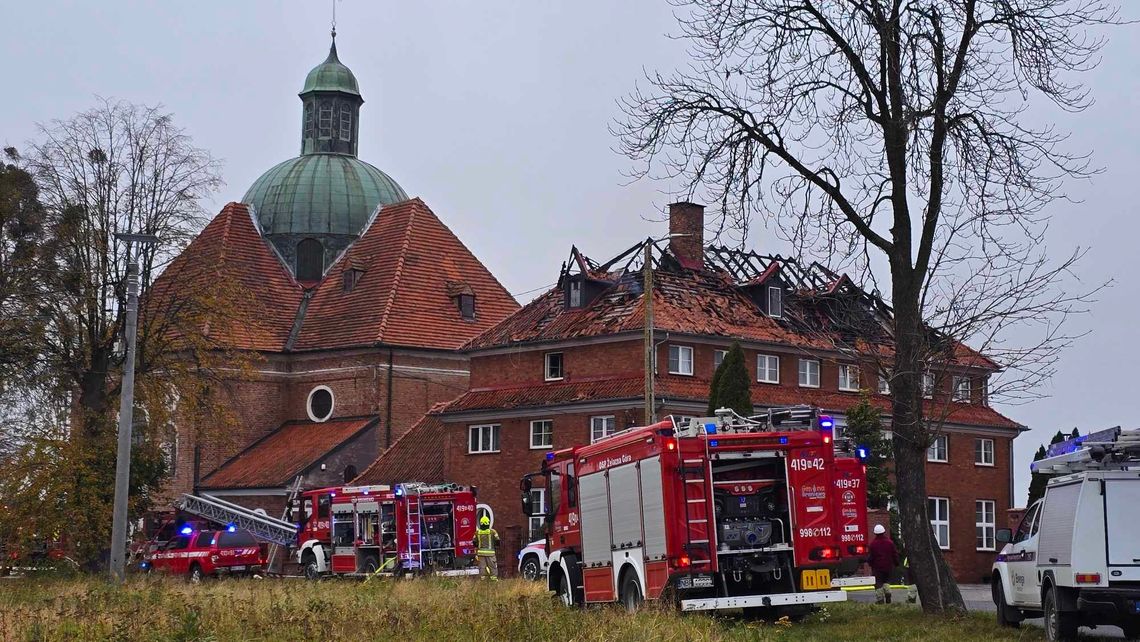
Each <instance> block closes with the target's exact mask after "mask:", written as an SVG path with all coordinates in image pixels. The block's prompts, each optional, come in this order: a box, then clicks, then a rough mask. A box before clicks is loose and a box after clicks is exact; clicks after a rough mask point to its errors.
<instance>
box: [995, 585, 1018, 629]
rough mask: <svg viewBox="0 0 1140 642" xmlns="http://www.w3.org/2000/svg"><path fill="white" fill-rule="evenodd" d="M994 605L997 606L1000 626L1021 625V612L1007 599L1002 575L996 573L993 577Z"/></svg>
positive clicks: (1012, 626)
mask: <svg viewBox="0 0 1140 642" xmlns="http://www.w3.org/2000/svg"><path fill="white" fill-rule="evenodd" d="M993 587H994V588H993V595H994V605H995V606H996V607H997V608H996V610H997V623H998V626H1007V627H1009V628H1012V629H1016V628H1018V627H1019V626H1021V617H1020V615H1021V613H1020V612H1019V611H1018V610H1017V609H1016V608H1014V607H1012V606H1010V605H1009V604H1008V603H1006V601H1005V589H1004V588H1003V587H1002V584H1001V577H1000V576H998V575H994V579H993Z"/></svg>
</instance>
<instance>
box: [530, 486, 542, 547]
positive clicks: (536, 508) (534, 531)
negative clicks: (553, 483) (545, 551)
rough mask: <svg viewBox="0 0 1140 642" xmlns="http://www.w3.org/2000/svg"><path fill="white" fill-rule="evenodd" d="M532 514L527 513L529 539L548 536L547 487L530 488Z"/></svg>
mask: <svg viewBox="0 0 1140 642" xmlns="http://www.w3.org/2000/svg"><path fill="white" fill-rule="evenodd" d="M530 512H531V514H530V515H527V536H528V537H529V538H530V539H528V540H527V541H528V542H532V541H534V540H536V539H542V538H543V537H545V536H546V489H545V488H532V489H530Z"/></svg>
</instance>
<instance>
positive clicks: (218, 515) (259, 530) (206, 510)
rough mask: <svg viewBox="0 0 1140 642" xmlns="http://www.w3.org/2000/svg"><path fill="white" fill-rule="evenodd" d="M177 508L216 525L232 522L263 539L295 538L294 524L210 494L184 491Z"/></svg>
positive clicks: (285, 543)
mask: <svg viewBox="0 0 1140 642" xmlns="http://www.w3.org/2000/svg"><path fill="white" fill-rule="evenodd" d="M176 505H177V507H178V508H179V509H181V510H183V511H185V512H187V513H190V514H191V515H197V516H198V517H201V518H203V519H207V520H209V521H211V522H215V523H217V524H233V525H234V526H235V527H236V528H241V529H243V530H247V531H249V532H250V533H252V534H253V536H254V537H256V538H258V539H261V540H264V541H266V542H270V543H274V544H280V545H283V546H288V545H290V544H293V543H295V542H296V541H297V525H296V524H293V523H292V522H287V521H285V520H283V519H277V518H276V517H270V516H268V515H266V514H265V512H264V511H260V512H259V511H258V510H253V509H250V508H246V507H245V506H239V505H237V504H234V503H231V502H227V501H225V500H224V499H219V498H217V497H214V496H213V495H207V494H205V493H202V494H201V495H190V494H186V495H183V496H182V499H180V500H178V502H176Z"/></svg>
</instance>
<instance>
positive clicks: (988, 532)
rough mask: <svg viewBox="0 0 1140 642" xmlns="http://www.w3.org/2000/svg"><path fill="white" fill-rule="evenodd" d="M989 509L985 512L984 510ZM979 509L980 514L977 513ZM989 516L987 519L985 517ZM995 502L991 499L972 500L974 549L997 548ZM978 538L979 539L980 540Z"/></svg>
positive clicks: (990, 549)
mask: <svg viewBox="0 0 1140 642" xmlns="http://www.w3.org/2000/svg"><path fill="white" fill-rule="evenodd" d="M987 508H988V509H989V512H988V514H987V512H986V510H987ZM979 509H981V510H980V512H981V514H980V515H979V514H978V513H979ZM987 517H989V520H988V521H987V520H986V518H987ZM996 533H997V502H995V501H994V500H992V499H975V500H974V549H975V550H979V551H993V550H997V541H996V539H995V535H996ZM978 540H981V541H980V542H979V541H978Z"/></svg>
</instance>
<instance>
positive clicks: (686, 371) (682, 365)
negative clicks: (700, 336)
mask: <svg viewBox="0 0 1140 642" xmlns="http://www.w3.org/2000/svg"><path fill="white" fill-rule="evenodd" d="M669 374H679V375H691V374H693V349H692V348H691V347H690V346H669Z"/></svg>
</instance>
